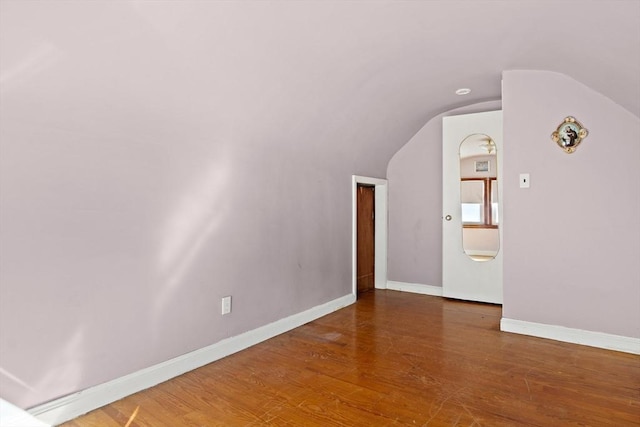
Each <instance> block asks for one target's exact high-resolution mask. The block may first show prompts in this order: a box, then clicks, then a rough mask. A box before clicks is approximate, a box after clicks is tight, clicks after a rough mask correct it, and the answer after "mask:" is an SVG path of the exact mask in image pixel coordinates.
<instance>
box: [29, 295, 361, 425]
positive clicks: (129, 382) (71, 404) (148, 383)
mask: <svg viewBox="0 0 640 427" xmlns="http://www.w3.org/2000/svg"><path fill="white" fill-rule="evenodd" d="M355 301H356V296H355V295H354V294H348V295H345V296H343V297H340V298H338V299H335V300H333V301H329V302H327V303H325V304H322V305H319V306H316V307H313V308H311V309H309V310H306V311H303V312H301V313H297V314H294V315H292V316H289V317H286V318H284V319H281V320H278V321H275V322H273V323H270V324H268V325H265V326H261V327H259V328H257V329H253V330H251V331H248V332H245V333H243V334H240V335H237V336H235V337H230V338H226V339H224V340H222V341H219V342H217V343H215V344H212V345H210V346H207V347H204V348H201V349H199V350H195V351H192V352H190V353H187V354H184V355H182V356H178V357H176V358H174V359H171V360H167V361H166V362H162V363H159V364H157V365H154V366H151V367H149V368H145V369H142V370H140V371H138V372H134V373H132V374H129V375H125V376H123V377H120V378H116V379H115V380H112V381H109V382H106V383H104V384H100V385H97V386H94V387H91V388H88V389H85V390H82V391H79V392H77V393H73V394H70V395H68V396H65V397H62V398H60V399H56V400H53V401H51V402H47V403H45V404H42V405H39V406H36V407H33V408H31V409H29V410H28V412H29V413H30V414H31V415H33V416H34V417H36V418H37V419H39V420H41V421H43V422H45V423H47V424H53V425H57V424H60V423H63V422H65V421H69V420H72V419H74V418H76V417H78V416H80V415H83V414H86V413H87V412H90V411H93V410H94V409H97V408H100V407H102V406H104V405H107V404H109V403H111V402H115V401H116V400H119V399H122V398H124V397H126V396H129V395H131V394H133V393H137V392H139V391H141V390H144V389H147V388H149V387H153V386H154V385H157V384H160V383H161V382H164V381H167V380H170V379H171V378H175V377H177V376H178V375H182V374H184V373H186V372H189V371H192V370H194V369H196V368H199V367H201V366H204V365H206V364H209V363H211V362H215V361H216V360H219V359H222V358H223V357H226V356H229V355H231V354H233V353H236V352H238V351H241V350H244V349H246V348H248V347H251V346H252V345H255V344H258V343H260V342H262V341H265V340H268V339H269V338H273V337H275V336H277V335H280V334H282V333H284V332H287V331H290V330H292V329H295V328H297V327H298V326H302V325H304V324H305V323H308V322H311V321H313V320H316V319H318V318H320V317H322V316H325V315H327V314H329V313H332V312H334V311H336V310H339V309H341V308H344V307H346V306H348V305H350V304H353V303H354V302H355Z"/></svg>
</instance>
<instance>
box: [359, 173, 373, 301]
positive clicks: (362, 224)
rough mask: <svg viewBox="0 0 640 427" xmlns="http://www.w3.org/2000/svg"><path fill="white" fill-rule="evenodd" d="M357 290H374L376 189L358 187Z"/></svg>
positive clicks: (363, 186)
mask: <svg viewBox="0 0 640 427" xmlns="http://www.w3.org/2000/svg"><path fill="white" fill-rule="evenodd" d="M357 212H358V215H357V252H358V254H357V258H358V262H357V264H358V265H357V289H358V293H361V292H367V291H371V290H373V289H374V283H375V282H374V278H375V277H374V266H375V244H374V241H375V217H374V213H375V187H374V186H365V185H358V197H357Z"/></svg>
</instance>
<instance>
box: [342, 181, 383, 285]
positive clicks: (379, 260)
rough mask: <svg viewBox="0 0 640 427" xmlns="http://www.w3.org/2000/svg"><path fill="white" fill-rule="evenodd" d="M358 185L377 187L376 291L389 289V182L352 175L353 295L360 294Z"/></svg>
mask: <svg viewBox="0 0 640 427" xmlns="http://www.w3.org/2000/svg"><path fill="white" fill-rule="evenodd" d="M358 184H364V185H374V186H375V187H376V194H375V208H374V209H375V225H374V227H375V242H374V245H375V255H374V256H375V261H374V263H375V267H374V286H375V288H376V289H386V288H387V229H388V223H387V197H388V196H387V185H388V183H387V180H386V179H380V178H369V177H366V176H358V175H352V177H351V197H352V209H351V224H352V226H351V230H352V240H351V241H352V247H351V254H352V257H351V266H352V267H351V269H352V279H351V286H352V289H353V294H354V295H356V294H357V293H358V283H357V274H358V272H357V265H358V257H357V255H358V235H357V231H358V227H357V226H358V215H357V214H358V198H357V196H358V194H357V190H358Z"/></svg>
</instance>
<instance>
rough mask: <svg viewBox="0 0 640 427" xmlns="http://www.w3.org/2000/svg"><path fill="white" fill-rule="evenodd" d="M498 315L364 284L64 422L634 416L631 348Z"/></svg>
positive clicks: (593, 419) (485, 421)
mask: <svg viewBox="0 0 640 427" xmlns="http://www.w3.org/2000/svg"><path fill="white" fill-rule="evenodd" d="M500 316H501V308H500V307H499V306H494V305H487V304H479V303H469V302H462V301H454V300H447V299H443V298H438V297H430V296H424V295H417V294H409V293H401V292H395V291H380V290H378V291H375V292H370V293H366V294H364V295H362V296H361V297H360V298H359V300H358V302H357V303H356V304H354V305H352V306H350V307H347V308H344V309H342V310H340V311H337V312H335V313H332V314H330V315H328V316H325V317H323V318H321V319H318V320H316V321H314V322H311V323H308V324H306V325H304V326H302V327H299V328H297V329H295V330H293V331H291V332H288V333H286V334H283V335H280V336H278V337H275V338H273V339H270V340H268V341H266V342H264V343H261V344H259V345H256V346H254V347H252V348H250V349H247V350H245V351H242V352H240V353H237V354H235V355H232V356H230V357H227V358H225V359H222V360H219V361H217V362H215V363H211V364H209V365H207V366H204V367H202V368H200V369H197V370H195V371H192V372H190V373H187V374H185V375H182V376H180V377H177V378H174V379H173V380H170V381H167V382H165V383H163V384H160V385H158V386H156V387H153V388H151V389H148V390H145V391H142V392H140V393H137V394H134V395H132V396H129V397H127V398H125V399H122V400H120V401H118V402H115V403H113V404H110V405H108V406H106V407H103V408H101V409H98V410H96V411H93V412H91V413H89V414H87V415H85V416H82V417H80V418H78V419H76V420H74V421H71V422H68V423H66V424H64V426H66V427H88V426H101V427H102V426H106V427H108V426H126V425H128V426H129V427H133V426H172V427H177V426H262V425H274V426H394V425H411V426H426V425H429V426H457V425H460V426H545V427H546V426H632V425H640V357H639V356H635V355H631V354H626V353H620V352H614V351H608V350H602V349H596V348H591V347H584V346H578V345H574V344H567V343H560V342H555V341H551V340H545V339H539V338H532V337H526V336H522V335H515V334H509V333H502V332H500V331H499V322H500ZM134 413H135V416H134V417H132V415H133V414H134ZM128 423H130V424H128Z"/></svg>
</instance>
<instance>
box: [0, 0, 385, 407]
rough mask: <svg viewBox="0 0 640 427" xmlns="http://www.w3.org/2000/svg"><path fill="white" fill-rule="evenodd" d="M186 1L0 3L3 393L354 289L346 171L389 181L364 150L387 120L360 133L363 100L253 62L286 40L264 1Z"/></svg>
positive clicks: (134, 360) (288, 63)
mask: <svg viewBox="0 0 640 427" xmlns="http://www.w3.org/2000/svg"><path fill="white" fill-rule="evenodd" d="M197 5H198V4H196V3H190V4H186V3H185V4H184V5H183V4H181V3H180V2H174V3H166V4H165V6H164V7H166V9H164V7H161V4H160V3H152V2H148V3H144V2H143V3H140V2H68V3H62V2H44V3H36V2H11V3H5V2H3V5H2V7H3V9H2V10H3V13H2V16H3V21H2V30H3V33H2V35H3V37H2V39H3V45H2V47H3V50H2V65H3V70H2V71H3V72H2V102H1V105H0V120H1V129H0V132H1V134H0V151H1V155H0V174H1V175H0V227H1V233H2V234H1V239H0V283H1V284H2V286H1V287H0V368H1V369H0V394H1V396H2V397H3V398H4V399H6V400H7V401H10V402H12V403H14V404H16V405H18V406H21V407H23V408H24V407H31V406H33V405H36V404H39V403H42V402H45V401H48V400H51V399H54V398H57V397H60V396H62V395H66V394H69V393H72V392H76V391H79V390H82V389H85V388H87V387H90V386H93V385H96V384H99V383H103V382H105V381H109V380H113V379H115V378H118V377H121V376H123V375H125V374H129V373H132V372H135V371H137V370H140V369H142V368H146V367H149V366H152V365H154V364H157V363H160V362H163V361H166V360H168V359H170V358H173V357H176V356H178V355H182V354H185V353H188V352H190V351H192V350H196V349H200V348H203V347H205V346H207V345H210V344H213V343H216V342H219V341H220V340H221V339H223V338H226V337H230V336H235V335H238V334H240V333H242V332H244V331H247V330H251V329H254V328H256V327H259V326H262V325H266V324H268V323H270V322H273V321H275V320H279V319H282V318H285V317H287V316H289V315H292V314H295V313H299V312H301V311H304V310H306V309H309V308H311V307H315V306H318V305H320V304H322V303H325V302H327V301H330V300H333V299H336V298H339V297H341V296H344V295H347V294H350V293H351V175H352V174H354V173H355V174H360V175H369V176H382V175H384V170H385V169H384V168H385V167H386V163H387V161H388V157H387V156H388V154H386V151H385V150H379V151H375V152H370V151H367V152H363V150H362V147H363V146H366V145H367V144H368V143H369V142H370V141H371V140H372V139H375V138H383V137H384V136H382V135H384V130H383V129H373V128H367V129H365V130H359V132H358V134H357V135H355V134H354V131H353V129H352V126H351V121H352V119H353V114H355V113H354V110H358V111H360V108H359V106H358V105H359V104H358V102H359V101H360V100H358V102H352V103H349V104H346V103H344V102H341V101H340V100H336V99H334V98H332V95H331V94H329V95H328V97H321V96H320V95H318V94H314V93H311V92H313V90H316V89H317V88H318V86H317V85H310V86H309V91H311V92H309V91H307V92H304V91H298V90H296V87H298V86H299V85H300V84H302V83H301V82H307V80H308V78H309V75H310V73H309V72H308V70H305V69H304V67H303V66H302V65H299V64H298V61H299V57H298V56H297V55H290V56H289V54H286V55H285V54H283V53H282V52H281V51H273V53H272V55H270V56H269V55H266V56H265V55H261V52H264V51H266V49H260V48H258V47H257V46H256V45H257V44H260V43H267V42H266V41H265V40H268V39H269V38H271V41H269V43H270V44H271V43H272V44H273V45H279V43H278V42H274V41H273V39H274V38H275V39H277V40H280V38H282V40H285V39H287V37H288V33H287V32H286V31H285V30H282V31H277V30H271V28H270V25H271V24H270V21H269V20H265V21H263V20H262V18H263V17H264V13H263V12H264V11H263V10H262V7H261V4H260V3H253V4H246V6H242V5H239V6H238V8H237V9H233V8H232V9H231V10H226V9H227V7H231V6H230V5H229V4H223V3H218V2H210V3H206V4H205V3H202V6H203V9H202V10H200V11H199V12H201V14H202V15H203V16H204V15H207V16H208V18H207V19H205V18H204V17H203V18H202V19H198V17H199V16H200V15H195V11H193V10H191V9H190V8H192V7H195V6H197ZM280 6H281V7H283V8H286V7H288V6H287V4H285V3H283V4H280ZM218 7H219V8H221V9H220V10H218V9H217V8H218ZM185 10H188V12H189V14H186V12H185ZM269 10H270V12H272V13H274V14H277V13H278V8H273V9H269ZM172 12H175V14H172ZM218 12H219V13H218ZM182 13H185V15H182ZM191 13H194V14H191ZM183 18H184V19H187V18H192V20H191V21H190V25H189V26H188V27H181V26H180V25H178V26H177V27H172V26H171V24H178V23H181V22H182V19H183ZM147 19H148V20H147ZM216 22H217V23H218V24H219V25H216ZM296 22H297V21H296ZM182 24H184V22H182ZM261 25H262V26H266V27H267V28H269V31H265V29H264V28H261ZM187 28H188V30H187ZM247 28H249V29H251V30H252V31H254V32H253V33H252V32H251V31H250V30H249V29H247ZM204 30H206V31H204ZM200 31H202V32H200ZM243 31H246V32H243ZM261 33H263V36H261V37H258V36H255V34H261ZM251 34H254V36H255V37H252V36H251ZM234 35H236V36H234ZM218 36H219V37H218ZM223 36H224V37H223ZM258 39H259V40H258ZM278 55H280V56H278ZM283 57H284V58H286V59H283ZM293 63H295V64H297V68H296V67H292V64H293ZM326 66H328V67H333V61H329V62H327V64H326ZM310 67H312V68H314V69H315V71H316V72H319V71H318V70H319V69H320V68H319V67H318V66H317V65H316V64H314V65H312V66H311V65H310ZM256 70H260V72H256ZM338 74H339V73H338ZM254 77H255V78H254ZM325 77H326V75H325ZM340 78H342V77H340ZM340 96H345V97H348V98H349V99H352V98H354V97H353V96H350V95H349V94H348V91H345V92H344V93H342V92H341V95H340ZM318 99H320V100H321V101H322V102H324V103H327V104H329V105H332V106H333V107H332V112H333V114H334V115H333V116H332V117H338V119H335V120H334V121H332V122H331V123H326V121H318V122H316V121H314V120H312V119H310V118H314V117H315V109H316V108H318V109H323V108H329V107H326V105H324V106H320V105H319V104H316V103H315V102H320V101H318ZM334 101H335V102H337V103H338V104H339V105H337V106H334V105H333V102H334ZM361 101H362V102H363V103H364V104H365V105H368V104H370V103H372V104H375V102H371V101H367V100H366V99H362V100H361ZM356 104H358V105H356ZM341 106H344V108H341ZM351 108H354V110H351ZM388 108H389V109H393V108H394V107H393V106H388ZM390 114H391V115H392V114H393V113H390ZM305 118H306V120H310V124H309V125H301V123H302V122H303V121H304V120H305ZM315 124H318V125H319V126H320V127H321V129H314V128H313V126H314V125H315ZM376 127H380V128H382V127H384V124H383V123H380V124H379V125H377V126H376ZM369 132H371V133H373V134H375V133H376V132H380V134H379V135H377V136H376V135H371V134H369ZM326 141H331V142H332V143H333V144H335V146H337V147H340V150H338V152H335V151H331V150H327V149H326V147H325V146H324V144H325V142H326ZM391 150H394V149H391ZM225 295H232V296H233V312H232V313H231V314H229V315H227V316H224V317H222V316H221V315H220V300H221V297H222V296H225Z"/></svg>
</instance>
